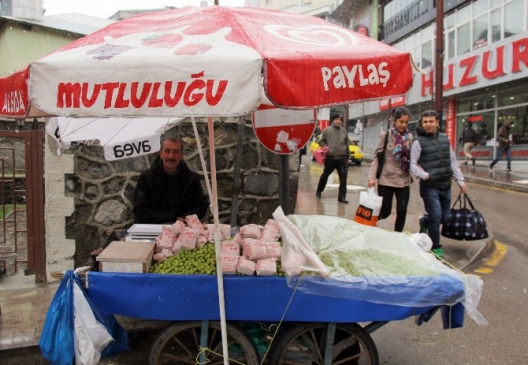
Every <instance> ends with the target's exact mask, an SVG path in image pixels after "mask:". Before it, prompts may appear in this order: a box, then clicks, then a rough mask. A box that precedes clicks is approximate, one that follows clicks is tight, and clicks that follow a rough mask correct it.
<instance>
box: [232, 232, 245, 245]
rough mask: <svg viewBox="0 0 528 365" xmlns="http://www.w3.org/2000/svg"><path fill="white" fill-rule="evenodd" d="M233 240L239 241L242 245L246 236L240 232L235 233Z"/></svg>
mask: <svg viewBox="0 0 528 365" xmlns="http://www.w3.org/2000/svg"><path fill="white" fill-rule="evenodd" d="M233 241H235V242H238V243H239V244H240V245H242V244H243V243H244V236H242V234H241V233H240V232H238V233H237V234H235V237H233Z"/></svg>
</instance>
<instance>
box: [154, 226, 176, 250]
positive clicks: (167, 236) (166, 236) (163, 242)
mask: <svg viewBox="0 0 528 365" xmlns="http://www.w3.org/2000/svg"><path fill="white" fill-rule="evenodd" d="M177 237H178V236H177V235H176V233H174V232H172V231H171V230H164V231H163V233H162V234H161V239H160V241H159V244H158V246H159V247H161V248H162V249H164V248H166V249H168V250H172V246H173V245H174V242H176V238H177Z"/></svg>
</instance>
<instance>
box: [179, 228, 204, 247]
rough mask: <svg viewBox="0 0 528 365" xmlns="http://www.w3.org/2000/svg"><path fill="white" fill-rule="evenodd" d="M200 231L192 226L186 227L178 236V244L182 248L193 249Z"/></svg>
mask: <svg viewBox="0 0 528 365" xmlns="http://www.w3.org/2000/svg"><path fill="white" fill-rule="evenodd" d="M198 235H199V232H198V231H196V230H195V229H192V228H190V227H185V228H184V229H183V231H182V233H181V234H180V235H179V236H178V239H177V240H176V245H178V246H179V248H180V249H181V250H192V249H194V248H195V247H196V237H198Z"/></svg>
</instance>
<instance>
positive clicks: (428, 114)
mask: <svg viewBox="0 0 528 365" xmlns="http://www.w3.org/2000/svg"><path fill="white" fill-rule="evenodd" d="M423 117H435V119H436V120H438V113H437V112H435V111H434V110H432V109H429V110H426V111H424V112H423V113H422V118H423Z"/></svg>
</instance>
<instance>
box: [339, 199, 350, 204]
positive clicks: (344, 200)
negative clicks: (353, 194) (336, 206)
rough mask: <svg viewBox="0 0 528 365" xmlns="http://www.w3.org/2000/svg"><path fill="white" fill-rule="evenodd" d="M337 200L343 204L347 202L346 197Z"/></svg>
mask: <svg viewBox="0 0 528 365" xmlns="http://www.w3.org/2000/svg"><path fill="white" fill-rule="evenodd" d="M337 201H338V202H340V203H343V204H348V200H346V199H337Z"/></svg>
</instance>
